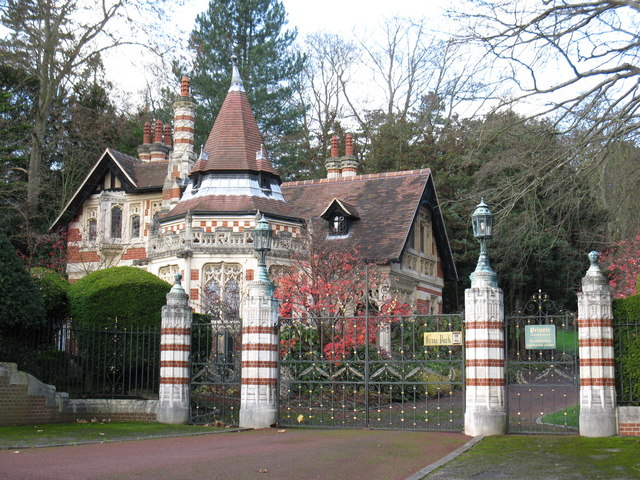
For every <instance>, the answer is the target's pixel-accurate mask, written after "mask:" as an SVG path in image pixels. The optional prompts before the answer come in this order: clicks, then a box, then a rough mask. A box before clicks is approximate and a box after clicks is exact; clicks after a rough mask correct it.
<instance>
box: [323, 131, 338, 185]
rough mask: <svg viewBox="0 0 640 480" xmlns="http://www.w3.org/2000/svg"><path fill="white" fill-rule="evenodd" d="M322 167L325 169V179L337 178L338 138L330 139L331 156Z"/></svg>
mask: <svg viewBox="0 0 640 480" xmlns="http://www.w3.org/2000/svg"><path fill="white" fill-rule="evenodd" d="M324 166H325V168H326V169H327V178H339V177H340V175H341V173H340V159H339V158H338V137H336V136H335V135H334V136H333V137H331V156H330V157H329V158H327V159H326V160H325V162H324Z"/></svg>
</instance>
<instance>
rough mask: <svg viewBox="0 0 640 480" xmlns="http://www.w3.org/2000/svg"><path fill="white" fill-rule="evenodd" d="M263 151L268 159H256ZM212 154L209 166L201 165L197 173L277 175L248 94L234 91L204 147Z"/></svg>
mask: <svg viewBox="0 0 640 480" xmlns="http://www.w3.org/2000/svg"><path fill="white" fill-rule="evenodd" d="M260 151H262V152H263V153H264V156H265V159H256V153H257V152H260ZM204 152H205V153H206V154H207V155H208V157H209V158H208V160H207V162H206V164H205V163H204V162H203V163H202V164H198V168H197V170H196V169H194V170H192V172H193V171H215V170H252V171H255V172H261V171H262V172H269V173H271V174H274V175H275V174H276V171H275V169H274V168H273V165H271V162H269V161H268V160H266V155H267V153H266V150H265V149H264V142H263V140H262V134H261V133H260V130H259V129H258V124H257V123H256V119H255V117H254V116H253V112H252V111H251V106H250V105H249V100H248V99H247V94H246V93H245V92H244V91H242V90H231V91H229V92H228V93H227V97H226V98H225V100H224V103H223V104H222V108H221V109H220V113H219V114H218V117H217V118H216V121H215V123H214V124H213V128H212V129H211V133H210V134H209V138H208V139H207V142H206V143H205V145H204Z"/></svg>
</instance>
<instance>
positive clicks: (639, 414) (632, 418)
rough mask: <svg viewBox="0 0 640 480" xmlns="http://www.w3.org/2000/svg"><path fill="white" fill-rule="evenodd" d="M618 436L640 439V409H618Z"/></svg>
mask: <svg viewBox="0 0 640 480" xmlns="http://www.w3.org/2000/svg"><path fill="white" fill-rule="evenodd" d="M618 434H620V435H622V436H623V437H640V407H618Z"/></svg>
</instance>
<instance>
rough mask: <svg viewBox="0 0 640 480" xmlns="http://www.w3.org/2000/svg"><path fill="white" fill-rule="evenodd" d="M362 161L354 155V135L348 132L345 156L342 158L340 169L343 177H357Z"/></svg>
mask: <svg viewBox="0 0 640 480" xmlns="http://www.w3.org/2000/svg"><path fill="white" fill-rule="evenodd" d="M359 166H360V162H358V160H357V159H356V157H355V156H354V155H353V137H352V136H351V134H350V133H347V138H346V149H345V156H344V157H342V159H341V160H340V170H341V171H342V176H343V177H355V176H356V175H357V174H358V167H359Z"/></svg>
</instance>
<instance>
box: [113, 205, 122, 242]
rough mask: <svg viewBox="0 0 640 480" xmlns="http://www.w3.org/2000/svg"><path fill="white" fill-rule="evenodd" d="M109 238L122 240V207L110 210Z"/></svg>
mask: <svg viewBox="0 0 640 480" xmlns="http://www.w3.org/2000/svg"><path fill="white" fill-rule="evenodd" d="M111 238H122V207H121V206H119V205H116V206H114V207H113V208H112V209H111Z"/></svg>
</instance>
